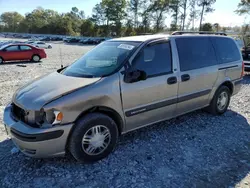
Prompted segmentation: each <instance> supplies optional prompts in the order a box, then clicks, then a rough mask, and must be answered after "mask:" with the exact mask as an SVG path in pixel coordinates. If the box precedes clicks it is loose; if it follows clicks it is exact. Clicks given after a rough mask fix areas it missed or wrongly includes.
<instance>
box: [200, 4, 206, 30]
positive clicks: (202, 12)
mask: <svg viewBox="0 0 250 188" xmlns="http://www.w3.org/2000/svg"><path fill="white" fill-rule="evenodd" d="M204 9H205V4H203V5H202V11H201V19H200V29H199V30H200V31H201V27H202V19H203V14H204Z"/></svg>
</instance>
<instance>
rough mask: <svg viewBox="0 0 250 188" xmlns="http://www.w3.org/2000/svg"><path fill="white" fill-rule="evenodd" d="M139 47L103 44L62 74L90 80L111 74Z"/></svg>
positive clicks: (135, 43) (119, 43)
mask: <svg viewBox="0 0 250 188" xmlns="http://www.w3.org/2000/svg"><path fill="white" fill-rule="evenodd" d="M139 45H140V42H128V41H106V42H103V43H101V44H99V45H98V46H97V47H95V48H94V49H92V50H91V51H89V52H88V53H87V54H85V55H83V56H82V57H81V58H80V59H78V60H77V61H76V62H75V63H73V64H72V65H70V66H69V67H67V68H66V69H65V70H64V71H63V72H62V74H63V75H66V76H73V77H90V78H93V77H103V76H105V75H108V74H111V73H112V72H113V71H115V70H116V69H117V68H118V67H119V66H120V65H121V64H122V63H123V62H124V61H125V60H126V58H127V57H129V55H130V54H131V53H132V52H133V51H134V50H135V49H136V48H137V47H138V46H139Z"/></svg>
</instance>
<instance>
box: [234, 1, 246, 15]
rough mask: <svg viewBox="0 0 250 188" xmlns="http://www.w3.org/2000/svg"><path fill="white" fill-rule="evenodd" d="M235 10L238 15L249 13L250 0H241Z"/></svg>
mask: <svg viewBox="0 0 250 188" xmlns="http://www.w3.org/2000/svg"><path fill="white" fill-rule="evenodd" d="M235 12H236V13H237V14H239V15H244V14H249V13H250V0H241V2H240V3H239V4H238V8H237V10H236V11H235Z"/></svg>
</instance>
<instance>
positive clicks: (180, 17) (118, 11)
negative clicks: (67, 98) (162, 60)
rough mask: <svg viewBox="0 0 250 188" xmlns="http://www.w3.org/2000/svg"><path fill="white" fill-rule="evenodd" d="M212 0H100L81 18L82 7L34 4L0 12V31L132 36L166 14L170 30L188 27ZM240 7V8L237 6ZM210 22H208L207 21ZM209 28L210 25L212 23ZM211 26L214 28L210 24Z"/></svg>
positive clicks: (154, 27) (159, 25)
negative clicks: (22, 11) (26, 8)
mask: <svg viewBox="0 0 250 188" xmlns="http://www.w3.org/2000/svg"><path fill="white" fill-rule="evenodd" d="M215 1H216V0H115V1H114V0H101V1H100V3H98V4H96V5H95V6H94V7H93V10H92V16H91V17H88V18H87V19H86V18H85V14H84V11H82V10H79V9H78V8H77V7H72V8H71V10H70V11H69V12H66V13H58V12H57V11H54V10H50V9H43V8H42V7H38V8H36V9H34V10H33V11H31V12H29V13H27V14H26V15H25V16H22V15H21V14H19V13H17V12H5V13H3V14H1V15H0V31H6V32H22V33H39V34H61V35H73V36H79V35H84V36H124V35H125V36H133V35H138V34H146V33H147V34H148V33H158V32H162V31H166V22H165V21H166V18H170V17H171V18H172V22H171V24H170V26H169V29H168V30H170V31H175V30H184V29H188V28H189V27H190V25H192V30H194V29H195V28H194V23H195V20H197V19H198V16H199V15H201V17H200V24H201V27H202V29H204V28H205V30H208V29H209V30H210V29H211V28H210V26H209V27H208V24H204V25H202V19H203V15H204V14H206V13H208V12H211V11H213V8H212V5H213V3H215ZM249 1H250V0H242V2H241V3H240V4H239V7H238V10H239V11H241V13H242V12H244V11H243V8H244V10H245V12H247V10H249V8H248V6H250V5H249V4H248V3H249ZM240 8H242V9H240ZM210 25H211V24H210ZM212 28H213V26H212ZM214 29H215V30H216V29H218V28H217V27H215V26H214Z"/></svg>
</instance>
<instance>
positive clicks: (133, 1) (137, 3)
mask: <svg viewBox="0 0 250 188" xmlns="http://www.w3.org/2000/svg"><path fill="white" fill-rule="evenodd" d="M142 4H143V0H130V1H129V4H128V8H129V11H131V12H132V13H133V16H134V26H135V28H137V27H138V25H139V23H138V22H139V21H138V17H139V10H140V8H141V7H142Z"/></svg>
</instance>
